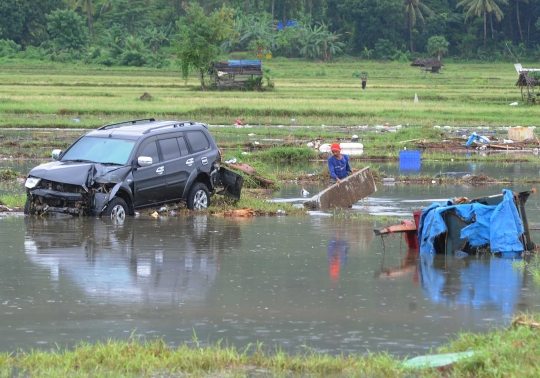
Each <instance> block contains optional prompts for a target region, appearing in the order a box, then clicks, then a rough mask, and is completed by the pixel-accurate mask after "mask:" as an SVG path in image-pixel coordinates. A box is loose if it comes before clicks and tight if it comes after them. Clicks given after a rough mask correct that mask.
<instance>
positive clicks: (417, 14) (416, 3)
mask: <svg viewBox="0 0 540 378" xmlns="http://www.w3.org/2000/svg"><path fill="white" fill-rule="evenodd" d="M403 3H404V4H405V9H404V10H403V15H404V16H405V21H406V22H407V25H408V26H409V39H410V41H411V53H414V46H413V40H412V31H413V29H414V26H415V25H416V22H417V21H420V23H421V24H422V25H424V24H425V21H424V15H423V14H422V13H426V14H427V15H429V16H431V15H433V14H434V12H433V11H432V10H431V9H429V7H428V6H427V5H425V4H424V3H422V2H421V1H420V0H403Z"/></svg>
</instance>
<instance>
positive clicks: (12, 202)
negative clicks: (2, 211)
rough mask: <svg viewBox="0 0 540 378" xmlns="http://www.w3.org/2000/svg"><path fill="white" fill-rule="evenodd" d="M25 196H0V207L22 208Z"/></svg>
mask: <svg viewBox="0 0 540 378" xmlns="http://www.w3.org/2000/svg"><path fill="white" fill-rule="evenodd" d="M25 201H26V194H4V195H0V205H5V206H7V207H9V208H11V209H13V208H15V207H20V208H22V207H24V202H25Z"/></svg>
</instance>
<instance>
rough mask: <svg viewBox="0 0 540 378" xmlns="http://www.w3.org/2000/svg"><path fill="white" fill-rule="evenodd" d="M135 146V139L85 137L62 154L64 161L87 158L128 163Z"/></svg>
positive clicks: (102, 161)
mask: <svg viewBox="0 0 540 378" xmlns="http://www.w3.org/2000/svg"><path fill="white" fill-rule="evenodd" d="M133 147H135V141H134V140H123V139H112V138H96V137H87V136H85V137H83V138H81V139H79V140H78V141H77V142H75V144H73V146H71V147H70V148H69V150H68V151H66V153H65V154H64V156H62V161H68V160H87V161H93V162H96V163H114V164H126V163H127V160H128V158H129V155H130V154H131V151H132V150H133Z"/></svg>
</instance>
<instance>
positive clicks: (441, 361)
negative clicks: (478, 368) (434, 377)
mask: <svg viewBox="0 0 540 378" xmlns="http://www.w3.org/2000/svg"><path fill="white" fill-rule="evenodd" d="M475 353H476V352H474V351H466V352H457V353H446V354H435V355H427V356H418V357H415V358H411V359H410V360H407V361H405V362H404V363H403V366H404V367H406V368H411V369H422V368H428V367H431V368H446V367H449V366H450V365H452V364H454V363H456V362H458V361H460V360H463V359H467V358H471V357H472V356H474V354H475Z"/></svg>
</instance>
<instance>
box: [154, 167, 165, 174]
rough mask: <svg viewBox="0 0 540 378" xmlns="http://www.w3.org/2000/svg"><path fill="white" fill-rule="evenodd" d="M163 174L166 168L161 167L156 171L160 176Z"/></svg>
mask: <svg viewBox="0 0 540 378" xmlns="http://www.w3.org/2000/svg"><path fill="white" fill-rule="evenodd" d="M163 172H165V167H164V166H161V167H159V168H158V169H156V173H157V174H158V175H162V174H163Z"/></svg>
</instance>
